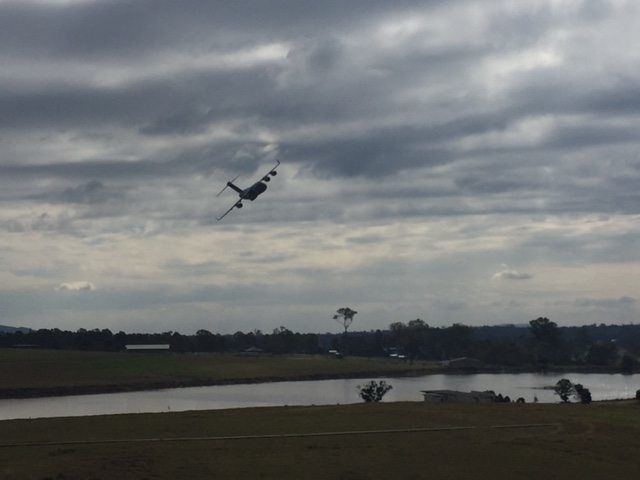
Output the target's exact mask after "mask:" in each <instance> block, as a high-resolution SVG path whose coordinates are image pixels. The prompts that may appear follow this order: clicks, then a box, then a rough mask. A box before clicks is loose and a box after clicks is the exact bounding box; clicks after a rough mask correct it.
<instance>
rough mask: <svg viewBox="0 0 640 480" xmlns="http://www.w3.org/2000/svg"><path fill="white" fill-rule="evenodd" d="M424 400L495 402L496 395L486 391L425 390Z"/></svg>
mask: <svg viewBox="0 0 640 480" xmlns="http://www.w3.org/2000/svg"><path fill="white" fill-rule="evenodd" d="M422 395H423V396H424V401H425V402H429V403H493V402H495V398H496V395H495V393H494V392H492V391H490V390H488V391H485V392H458V391H455V390H423V391H422Z"/></svg>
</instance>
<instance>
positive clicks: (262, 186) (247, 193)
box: [227, 182, 267, 202]
mask: <svg viewBox="0 0 640 480" xmlns="http://www.w3.org/2000/svg"><path fill="white" fill-rule="evenodd" d="M227 185H228V186H229V187H231V188H233V189H234V190H235V191H236V192H238V196H239V197H240V198H241V199H242V200H251V201H252V202H253V201H254V200H255V199H256V198H258V195H260V194H261V193H263V192H264V191H265V190H266V189H267V184H266V183H264V182H256V183H254V184H253V185H251V186H250V187H249V188H245V189H244V190H242V189H241V188H238V187H237V186H235V185H234V184H233V183H231V182H228V183H227Z"/></svg>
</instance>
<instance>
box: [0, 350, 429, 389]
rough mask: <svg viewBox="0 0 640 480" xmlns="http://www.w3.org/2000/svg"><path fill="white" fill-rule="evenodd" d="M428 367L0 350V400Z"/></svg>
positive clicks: (315, 358)
mask: <svg viewBox="0 0 640 480" xmlns="http://www.w3.org/2000/svg"><path fill="white" fill-rule="evenodd" d="M435 369H436V365H435V364H433V363H426V362H424V363H423V362H416V363H414V364H411V365H410V364H408V363H405V362H402V361H398V360H392V359H386V358H376V359H374V358H358V357H347V358H344V359H341V360H340V359H336V358H331V357H328V356H325V355H299V356H258V357H251V356H237V355H228V354H162V353H160V354H159V353H126V352H118V353H108V352H79V351H64V350H16V349H0V397H3V396H4V397H10V396H28V395H40V394H47V392H48V393H49V394H55V393H83V392H87V393H90V392H92V391H118V390H127V389H144V388H154V387H161V386H181V385H202V384H214V383H225V382H226V383H228V382H238V381H245V382H252V381H261V380H263V381H267V380H275V379H301V378H307V377H308V378H328V377H340V376H349V375H354V376H357V375H358V374H362V375H365V376H374V375H375V374H379V375H387V374H388V375H393V374H407V373H408V374H411V373H414V374H419V373H428V372H430V371H433V370H435Z"/></svg>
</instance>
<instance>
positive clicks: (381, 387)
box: [358, 380, 393, 403]
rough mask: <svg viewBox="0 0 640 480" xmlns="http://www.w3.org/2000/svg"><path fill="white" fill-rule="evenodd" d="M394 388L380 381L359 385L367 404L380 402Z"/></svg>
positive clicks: (361, 394)
mask: <svg viewBox="0 0 640 480" xmlns="http://www.w3.org/2000/svg"><path fill="white" fill-rule="evenodd" d="M392 388H393V387H392V386H391V385H389V384H388V383H387V382H385V381H384V380H380V381H379V382H376V381H375V380H371V381H370V382H369V383H365V384H364V385H358V390H359V391H360V396H361V397H362V399H363V400H364V401H365V402H367V403H369V402H379V401H380V400H382V397H384V396H385V395H386V393H387V392H388V391H389V390H391V389H392Z"/></svg>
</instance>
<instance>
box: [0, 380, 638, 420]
mask: <svg viewBox="0 0 640 480" xmlns="http://www.w3.org/2000/svg"><path fill="white" fill-rule="evenodd" d="M560 378H568V379H570V380H571V381H572V382H574V383H582V384H583V385H584V386H585V387H586V388H588V389H589V390H590V391H591V395H592V397H593V399H594V400H610V399H616V398H633V397H635V392H636V390H638V389H640V374H636V375H622V374H601V373H580V374H578V373H576V374H573V373H562V374H554V373H550V374H537V373H519V374H475V375H427V376H423V377H410V378H385V379H384V380H386V381H387V383H390V384H391V385H392V386H393V389H392V390H391V391H390V392H389V393H388V394H387V395H386V396H385V397H384V400H385V401H391V402H393V401H422V395H421V393H420V391H421V390H445V389H446V390H460V391H471V390H493V391H495V392H496V393H502V394H503V395H509V396H510V397H511V399H512V400H515V399H516V398H518V397H523V398H524V399H525V400H526V401H527V402H532V401H533V400H534V397H537V398H538V400H539V401H540V402H543V403H553V402H558V397H557V396H556V395H554V394H553V391H552V390H548V389H544V387H548V386H551V385H554V384H555V383H556V382H557V381H558V380H559V379H560ZM368 380H369V379H360V380H358V379H344V380H315V381H304V382H276V383H261V384H251V385H225V386H215V387H192V388H173V389H167V390H152V391H143V392H128V393H111V394H99V395H74V396H68V397H45V398H33V399H17V400H0V420H9V419H16V418H38V417H69V416H84V415H106V414H116V413H143V412H167V411H172V412H178V411H184V410H217V409H224V408H242V407H262V406H281V405H329V404H337V403H358V402H360V401H361V400H360V398H359V396H358V389H357V386H358V385H360V384H362V383H365V382H366V381H368Z"/></svg>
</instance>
